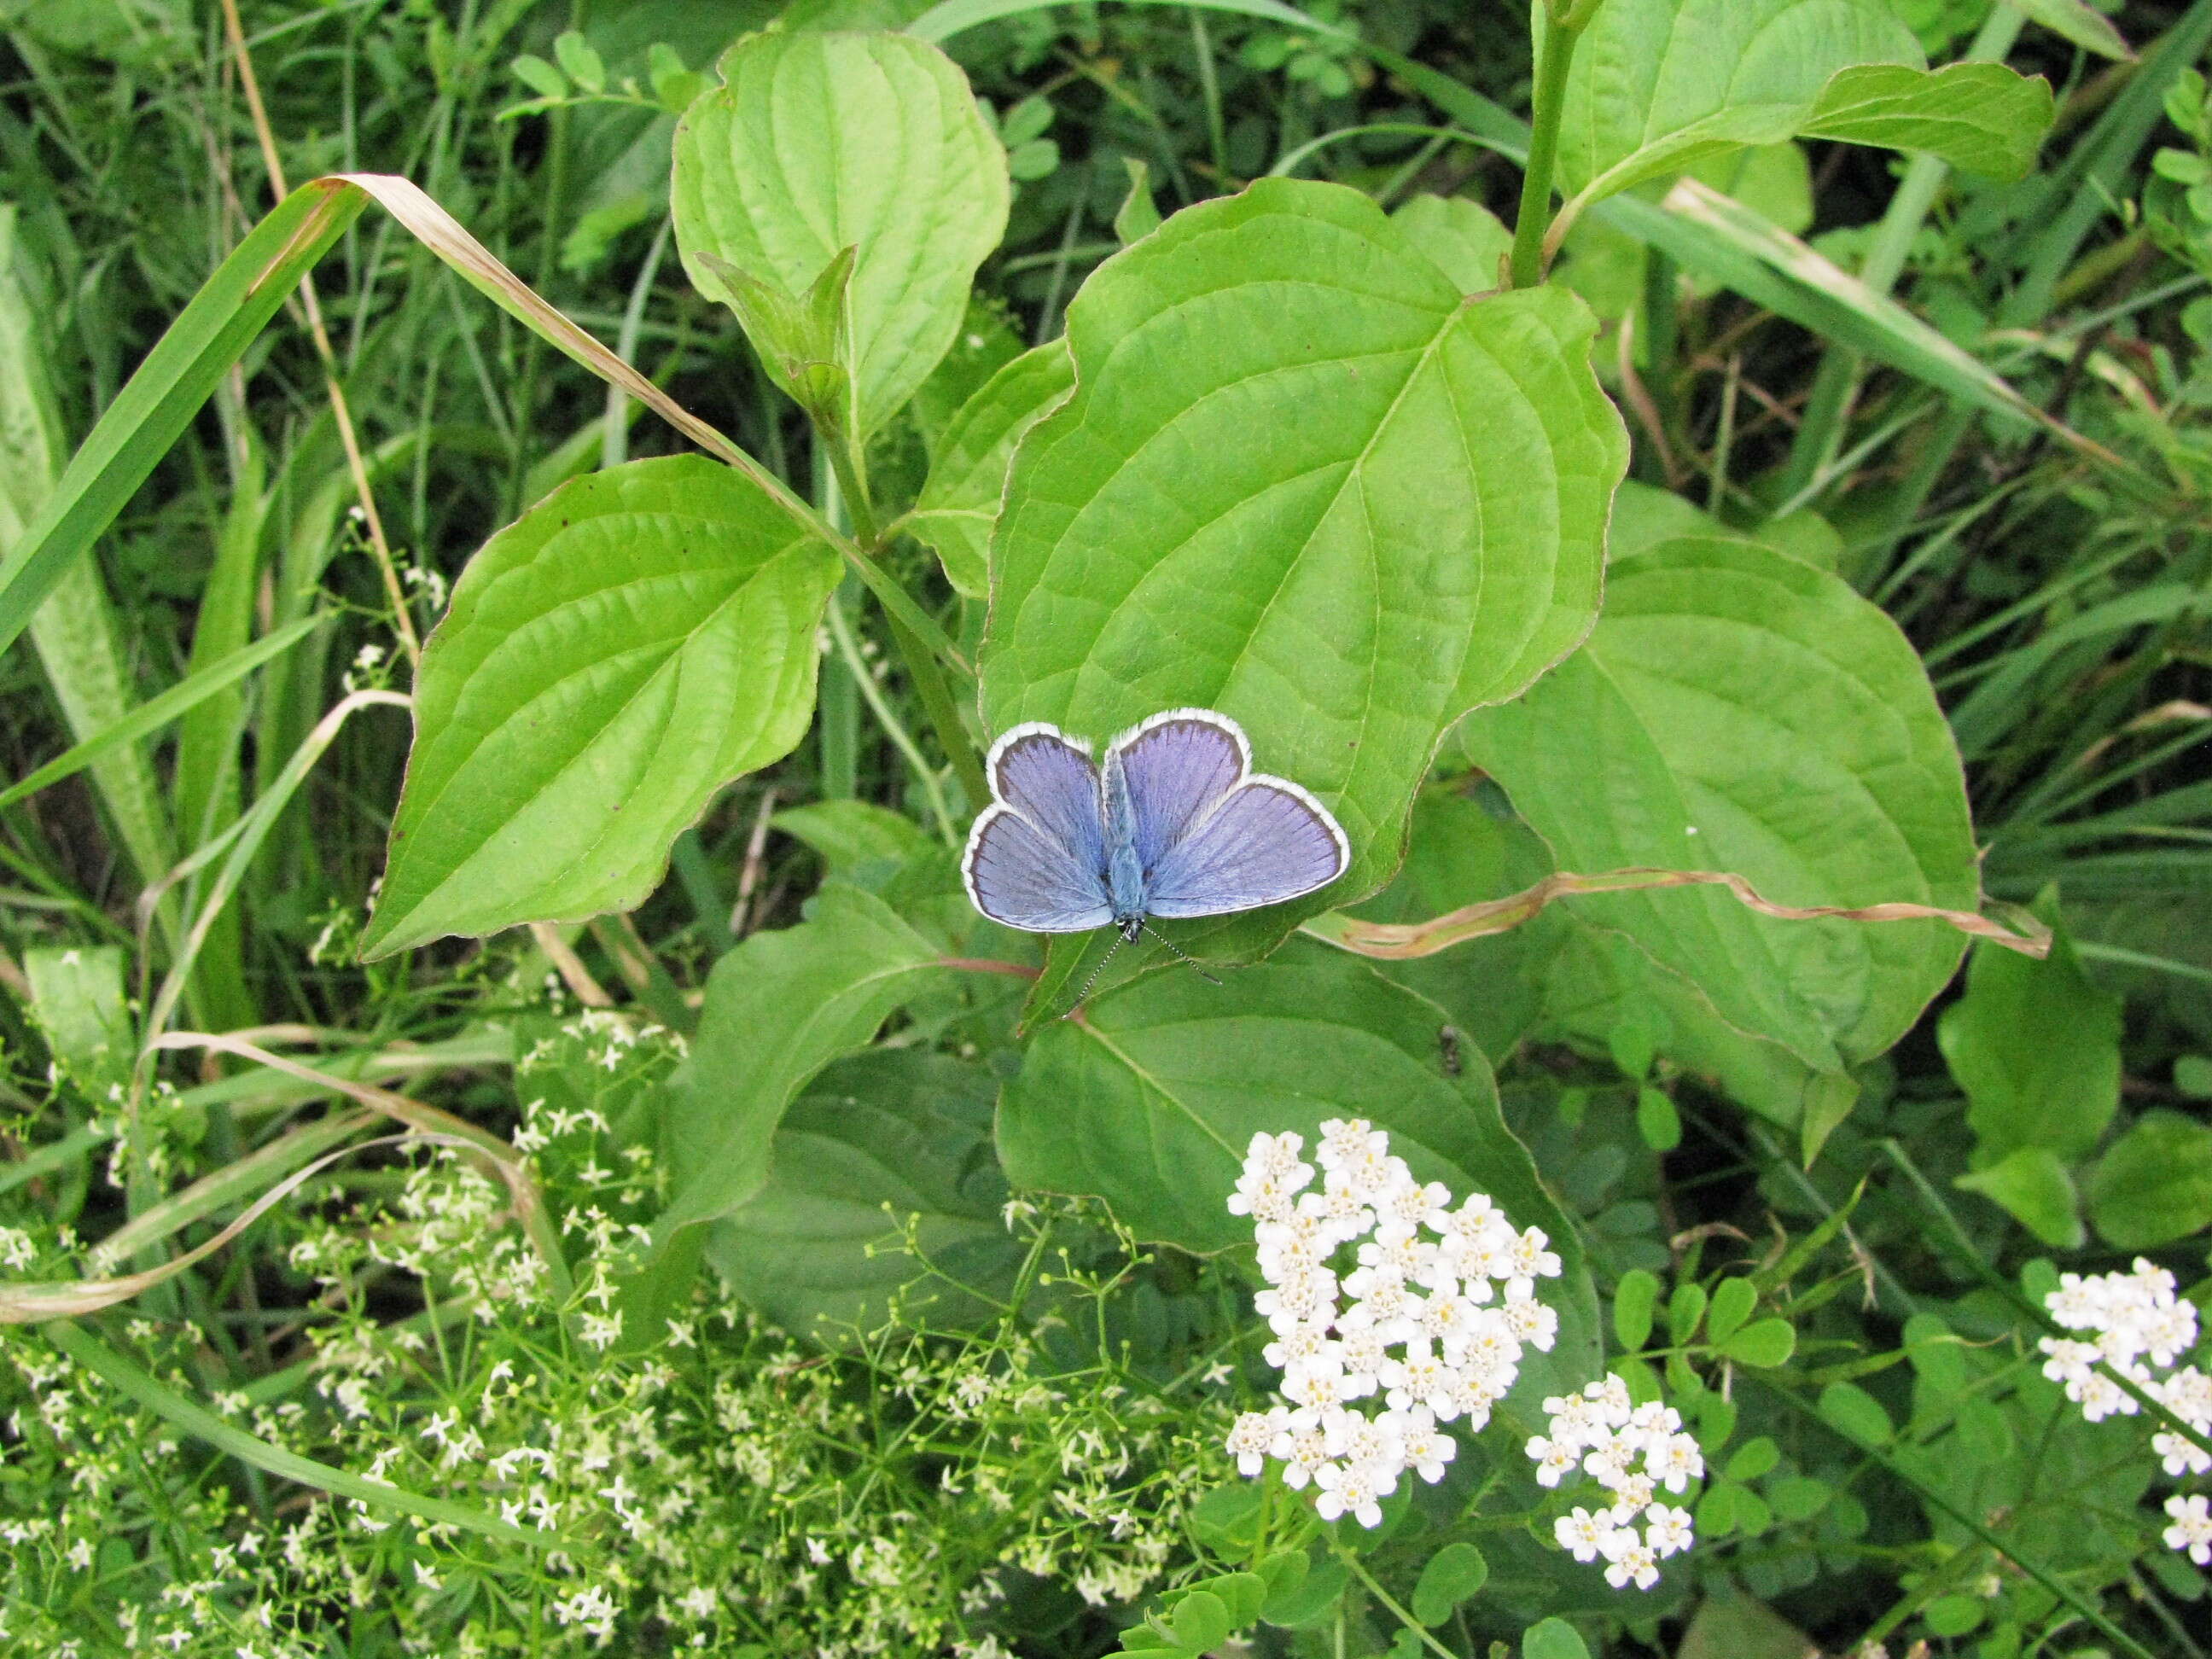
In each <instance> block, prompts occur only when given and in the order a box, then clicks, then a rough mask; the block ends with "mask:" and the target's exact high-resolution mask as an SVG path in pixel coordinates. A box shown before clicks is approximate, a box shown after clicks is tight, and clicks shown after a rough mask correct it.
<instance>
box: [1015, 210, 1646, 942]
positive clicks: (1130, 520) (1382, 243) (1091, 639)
mask: <svg viewBox="0 0 2212 1659" xmlns="http://www.w3.org/2000/svg"><path fill="white" fill-rule="evenodd" d="M1592 327H1593V325H1592V323H1591V319H1590V317H1589V313H1588V311H1587V310H1586V309H1585V308H1584V307H1583V305H1582V302H1581V301H1579V300H1577V299H1575V298H1574V297H1573V296H1572V295H1568V294H1566V293H1565V292H1563V291H1560V290H1558V289H1536V290H1528V291H1523V292H1519V293H1514V294H1506V295H1498V296H1495V297H1492V298H1488V299H1480V300H1467V299H1464V298H1463V297H1462V295H1461V293H1460V288H1459V284H1458V283H1455V282H1454V281H1453V280H1452V279H1451V278H1450V277H1449V276H1446V275H1445V273H1444V272H1443V271H1442V270H1439V269H1437V266H1436V264H1434V263H1433V262H1432V261H1431V260H1430V259H1429V258H1426V257H1425V256H1424V255H1423V254H1421V253H1420V252H1419V251H1417V250H1416V248H1415V247H1414V246H1413V245H1412V243H1411V242H1410V241H1409V240H1407V236H1406V234H1405V233H1404V232H1402V231H1401V230H1400V229H1399V228H1396V227H1395V226H1394V225H1392V223H1391V222H1389V219H1387V218H1386V217H1385V216H1383V212H1382V210H1380V209H1378V208H1377V207H1376V205H1375V204H1373V203H1372V202H1371V201H1370V200H1369V199H1368V198H1367V197H1364V196H1362V195H1360V194H1358V192H1357V191H1351V190H1346V189H1345V188H1343V187H1341V186H1339V185H1322V184H1311V183H1304V182H1299V181H1294V180H1290V179H1266V180H1262V181H1261V182H1260V183H1259V184H1256V185H1253V186H1252V187H1251V188H1250V189H1249V190H1247V191H1244V192H1243V194H1241V195H1238V196H1234V197H1226V198H1224V199H1221V200H1217V201H1212V202H1207V203H1204V204H1200V205H1199V206H1197V207H1194V208H1190V209H1188V210H1185V211H1183V212H1182V213H1179V214H1177V215H1176V216H1175V217H1173V218H1172V219H1170V220H1169V221H1168V222H1166V224H1164V226H1162V227H1161V228H1160V229H1158V231H1156V232H1154V233H1153V234H1152V235H1150V236H1148V237H1146V239H1145V240H1143V241H1141V242H1139V243H1137V244H1136V245H1135V246H1132V247H1130V248H1129V249H1127V251H1126V252H1122V253H1121V254H1119V255H1117V256H1116V257H1115V258H1113V259H1111V260H1109V262H1108V263H1107V264H1104V265H1103V266H1102V267H1100V269H1099V270H1098V271H1097V274H1096V275H1095V276H1093V277H1092V278H1091V281H1090V282H1089V283H1087V284H1086V285H1085V288H1084V290H1083V292H1082V294H1081V295H1079V296H1078V298H1077V299H1076V301H1075V302H1074V303H1073V305H1072V306H1071V307H1069V310H1068V335H1067V337H1068V343H1069V345H1070V347H1071V349H1073V354H1074V360H1075V377H1076V386H1075V391H1074V392H1073V395H1072V396H1071V397H1070V398H1068V400H1067V401H1066V403H1064V404H1060V407H1059V408H1058V409H1056V410H1054V411H1053V413H1051V414H1050V415H1048V416H1046V417H1045V418H1044V419H1043V420H1042V421H1040V422H1037V424H1036V426H1034V427H1032V428H1030V432H1029V435H1028V436H1027V437H1025V438H1024V440H1023V441H1022V444H1021V447H1020V448H1019V450H1018V452H1017V453H1016V455H1015V459H1014V467H1013V472H1012V477H1011V478H1010V479H1009V481H1008V483H1007V487H1006V506H1005V509H1004V511H1003V513H1001V515H1000V522H999V529H998V533H997V536H996V538H995V539H994V543H993V549H992V556H993V569H992V580H993V584H994V593H993V605H992V612H991V620H990V627H989V631H988V633H987V636H986V639H985V642H984V647H983V659H982V681H983V699H984V704H985V708H986V712H987V718H988V720H989V723H990V726H991V729H992V730H993V731H1000V730H1003V729H1004V728H1006V726H1011V725H1013V724H1014V723H1016V722H1018V721H1021V720H1050V721H1052V722H1054V723H1055V724H1056V725H1059V726H1062V727H1064V728H1065V729H1066V730H1068V731H1071V732H1079V733H1083V734H1085V735H1090V736H1098V737H1103V736H1105V735H1108V734H1109V733H1111V732H1115V731H1116V730H1118V729H1119V728H1121V727H1122V726H1127V725H1129V724H1131V723H1133V722H1134V721H1136V720H1141V719H1142V718H1144V717H1145V716H1146V715H1148V714H1154V713H1157V712H1158V710H1160V709H1162V708H1174V707H1176V706H1178V705H1184V704H1189V705H1196V706H1200V707H1206V708H1219V709H1222V710H1224V711H1225V712H1226V713H1228V714H1231V715H1233V716H1234V717H1235V718H1236V719H1237V720H1240V721H1241V722H1242V723H1243V726H1244V728H1245V730H1246V731H1247V732H1249V734H1250V735H1251V738H1252V741H1253V746H1254V750H1255V757H1256V760H1257V763H1258V764H1259V765H1260V766H1261V768H1263V769H1267V770H1268V771H1271V772H1276V773H1279V774H1283V775H1287V776H1289V777H1291V778H1293V779H1295V780H1297V781H1298V782H1300V783H1302V784H1304V786H1305V787H1308V788H1310V789H1311V790H1313V791H1314V792H1315V793H1316V794H1318V795H1319V796H1320V797H1321V798H1322V799H1323V800H1324V801H1326V802H1328V805H1330V807H1331V808H1332V809H1333V810H1334V811H1335V813H1336V815H1337V817H1339V819H1340V821H1341V822H1342V823H1343V825H1344V828H1345V829H1346V833H1347V834H1348V835H1349V836H1350V837H1351V842H1352V854H1353V856H1352V868H1351V871H1350V872H1349V874H1348V875H1347V877H1346V878H1345V880H1343V881H1342V882H1340V883H1339V884H1337V885H1335V886H1334V887H1333V888H1330V889H1328V890H1327V893H1326V895H1324V896H1316V897H1315V898H1313V899H1311V900H1307V901H1301V902H1299V903H1297V904H1291V905H1285V906H1279V907H1276V908H1274V909H1273V910H1271V911H1269V912H1267V913H1266V915H1265V916H1264V917H1262V918H1261V919H1259V920H1258V921H1256V923H1255V921H1246V922H1244V923H1243V924H1242V926H1241V927H1239V926H1237V925H1230V926H1226V927H1225V926H1224V925H1223V924H1220V923H1213V924H1199V925H1198V927H1197V928H1196V930H1195V932H1194V933H1186V935H1185V937H1186V942H1188V939H1191V938H1196V937H1203V938H1206V939H1209V940H1211V941H1212V948H1213V949H1214V950H1215V951H1217V952H1218V953H1219V954H1231V953H1236V952H1249V951H1252V950H1254V949H1257V948H1261V947H1263V946H1265V945H1268V944H1272V943H1273V942H1274V941H1275V940H1276V939H1279V938H1280V936H1281V934H1282V933H1283V932H1284V931H1285V929H1287V928H1288V927H1290V926H1291V925H1292V924H1293V923H1294V922H1295V921H1297V919H1298V917H1299V916H1301V915H1306V914H1310V913H1311V912H1312V911H1314V910H1316V909H1318V908H1325V907H1326V906H1327V905H1328V904H1330V903H1332V902H1334V903H1342V902H1346V901H1347V900H1348V899H1351V898H1352V897H1355V896H1358V895H1359V894H1361V893H1364V892H1368V891H1371V890H1374V889H1375V888H1376V887H1377V886H1378V885H1380V884H1381V883H1382V882H1383V880H1384V879H1385V878H1387V877H1388V876H1389V873H1390V872H1391V871H1392V869H1393V868H1395V866H1396V864H1397V862H1398V859H1399V854H1400V849H1401V843H1402V842H1403V839H1404V834H1405V823H1406V815H1407V808H1408V805H1409V804H1410V801H1411V799H1412V796H1413V790H1414V787H1416V786H1417V785H1418V784H1419V781H1420V779H1421V777H1422V775H1423V774H1424V773H1425V770H1426V769H1427V767H1428V763H1429V759H1430V757H1431V754H1432V752H1433V751H1434V750H1435V747H1436V744H1437V739H1438V738H1439V736H1440V735H1441V734H1442V732H1443V731H1444V730H1445V728H1446V727H1448V726H1449V725H1450V724H1451V723H1452V721H1453V720H1455V719H1457V718H1458V717H1459V715H1460V714H1462V713H1464V712H1465V711H1466V710H1467V709H1468V708H1472V707H1473V706H1474V705H1475V704H1477V703H1480V702H1486V701H1490V700H1492V699H1495V698H1499V697H1506V696H1511V695H1513V694H1514V693H1515V692H1516V691H1517V690H1520V689H1521V688H1522V686H1524V685H1526V684H1528V681H1529V680H1530V679H1531V678H1534V676H1535V675H1537V674H1539V673H1541V671H1543V670H1544V669H1545V668H1546V667H1547V666H1548V665H1551V664H1552V663H1553V662H1555V661H1557V660H1558V659H1559V657H1560V656H1562V655H1563V654H1564V653H1565V652H1567V651H1568V650H1570V649H1571V648H1572V647H1573V646H1574V645H1575V643H1576V641H1578V640H1579V639H1580V638H1581V637H1582V636H1583V634H1584V632H1585V631H1586V630H1587V629H1588V628H1589V623H1590V619H1591V617H1592V615H1593V613H1594V611H1595V607H1596V604H1597V596H1598V588H1599V583H1600V580H1601V566H1602V558H1603V545H1604V535H1605V520H1606V513H1607V504H1608V502H1609V501H1610V500H1611V498H1612V494H1613V486H1614V484H1615V483H1617V482H1618V481H1619V478H1620V473H1621V471H1622V469H1623V467H1624V465H1625V463H1626V440H1625V437H1624V435H1623V433H1622V429H1621V425H1620V417H1619V416H1618V415H1617V414H1615V412H1614V410H1613V405H1612V404H1610V403H1608V402H1607V399H1606V398H1605V395H1604V393H1603V392H1601V391H1600V389H1599V387H1598V386H1597V383H1596V381H1595V379H1594V378H1593V376H1592V375H1591V374H1590V370H1589V338H1590V334H1591V331H1592Z"/></svg>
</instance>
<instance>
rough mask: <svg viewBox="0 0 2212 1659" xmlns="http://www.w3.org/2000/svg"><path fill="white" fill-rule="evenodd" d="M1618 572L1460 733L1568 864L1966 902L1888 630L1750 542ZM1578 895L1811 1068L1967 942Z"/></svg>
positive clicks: (1897, 1028)
mask: <svg viewBox="0 0 2212 1659" xmlns="http://www.w3.org/2000/svg"><path fill="white" fill-rule="evenodd" d="M1601 15H1602V14H1601ZM1609 575H1610V580H1609V582H1608V590H1609V591H1608V592H1607V600H1606V610H1605V615H1604V617H1602V618H1601V620H1600V622H1599V623H1598V625H1597V628H1596V629H1595V631H1594V632H1593V633H1592V634H1591V635H1590V640H1589V644H1588V645H1587V646H1585V647H1583V650H1582V651H1580V652H1578V653H1577V654H1576V655H1574V656H1573V657H1571V658H1570V659H1568V660H1567V661H1566V662H1565V664H1563V665H1561V666H1560V667H1559V669H1558V670H1557V671H1555V672H1553V674H1551V675H1549V676H1548V677H1547V678H1545V679H1543V680H1541V681H1540V682H1539V683H1538V684H1536V685H1535V686H1534V687H1533V688H1532V689H1531V690H1529V691H1528V694H1527V695H1526V696H1522V698H1521V699H1520V700H1519V701H1517V702H1513V703H1510V704H1508V705H1506V706H1504V707H1503V708H1488V709H1482V710H1480V711H1478V712H1477V713H1476V714H1474V715H1472V716H1471V717H1470V718H1469V719H1468V722H1467V724H1466V725H1465V726H1464V727H1463V728H1462V730H1463V732H1465V741H1466V744H1467V749H1468V755H1469V757H1471V758H1472V759H1473V760H1474V762H1475V763H1476V764H1477V765H1479V766H1480V767H1482V768H1483V769H1485V770H1486V771H1487V772H1489V773H1490V774H1491V775H1492V776H1493V777H1494V778H1496V779H1497V780H1498V782H1499V783H1500V784H1501V785H1502V786H1503V787H1504V789H1505V790H1506V792H1507V793H1508V794H1510V796H1512V798H1513V803H1514V805H1515V806H1516V807H1517V808H1518V809H1519V810H1520V811H1521V813H1522V816H1523V817H1526V818H1527V819H1528V822H1529V823H1531V824H1532V825H1534V828H1535V829H1536V830H1537V831H1538V833H1539V834H1541V835H1542V836H1544V838H1545V839H1546V840H1547V842H1550V843H1551V845H1552V849H1553V853H1554V854H1555V855H1556V856H1557V859H1558V861H1559V866H1561V867H1563V868H1566V869H1571V870H1581V871H1595V870H1608V869H1618V868H1621V867H1624V866H1656V867H1659V868H1662V869H1677V870H1679V869H1688V868H1701V869H1707V870H1726V871H1733V872H1736V873H1737V874H1740V875H1741V876H1744V877H1745V878H1747V879H1748V880H1749V881H1750V882H1751V884H1753V887H1754V888H1756V889H1757V890H1759V892H1760V893H1761V894H1762V895H1764V896H1765V897H1766V898H1767V899H1768V900H1770V901H1771V902H1776V903H1780V904H1790V905H1800V906H1813V905H1841V906H1859V905H1869V904H1877V903H1883V902H1891V901H1897V900H1905V901H1909V902H1919V903H1924V904H1933V905H1940V906H1945V907H1948V908H1958V909H1970V908H1973V907H1974V905H1975V903H1976V901H1977V898H1978V878H1977V866H1976V862H1975V854H1974V846H1973V839H1972V832H1971V829H1970V826H1969V823H1968V820H1967V812H1966V785H1965V779H1964V777H1963V775H1962V774H1961V771H1960V765H1959V758H1958V754H1957V751H1956V750H1955V749H1954V747H1953V746H1952V743H1951V738H1950V732H1949V729H1948V727H1947V726H1945V724H1944V722H1943V715H1942V710H1941V709H1940V708H1937V706H1936V697H1935V693H1934V692H1933V690H1931V689H1930V688H1929V684H1928V678H1927V676H1926V674H1925V673H1924V672H1923V670H1922V668H1921V666H1920V660H1919V659H1918V657H1917V655H1915V654H1914V653H1913V650H1912V647H1911V645H1910V644H1908V643H1907V642H1906V641H1905V636H1904V635H1902V634H1900V633H1899V631H1898V629H1897V627H1896V624H1895V623H1892V622H1891V621H1890V620H1889V618H1888V617H1887V616H1885V615H1884V614H1883V613H1882V612H1881V611H1880V610H1879V609H1878V608H1877V607H1875V606H1874V605H1870V604H1869V603H1868V602H1867V601H1866V600H1864V599H1862V598H1860V597H1859V596H1858V595H1857V593H1856V592H1853V591H1852V590H1851V589H1850V586H1848V585H1847V584H1845V583H1844V582H1843V581H1842V580H1838V578H1836V577H1834V576H1831V575H1828V574H1826V573H1824V572H1821V571H1818V570H1814V569H1813V568H1810V567H1809V566H1807V565H1804V564H1801V563H1799V562H1797V561H1796V560H1794V559H1790V558H1788V557H1785V556H1783V555H1781V554H1778V553H1775V552H1772V551H1771V550H1767V549H1765V548H1763V547H1759V546H1757V545H1755V544H1751V543H1747V542H1739V541H1732V540H1726V539H1723V538H1683V539H1680V540H1676V541H1671V542H1666V543H1662V544H1660V545H1659V546H1657V547H1655V548H1653V549H1652V550H1650V551H1648V552H1645V553H1641V554H1638V555H1637V556H1635V557H1633V558H1630V559H1624V560H1621V561H1620V562H1616V563H1615V564H1614V565H1613V567H1612V568H1611V571H1610V573H1609ZM1560 732H1574V733H1576V734H1577V740H1576V741H1575V742H1573V743H1571V744H1570V743H1561V742H1560V741H1559V738H1558V734H1559V733H1560ZM1571 903H1572V905H1573V907H1574V913H1575V915H1577V917H1578V918H1579V919H1581V920H1583V921H1587V922H1589V923H1590V924H1591V925H1593V926H1596V927H1609V928H1614V929H1617V930H1619V931H1620V932H1621V933H1626V934H1627V935H1628V937H1629V938H1630V939H1633V940H1634V941H1635V943H1636V944H1637V945H1640V946H1641V947H1642V948H1643V950H1644V951H1645V952H1647V953H1648V954H1649V955H1650V957H1652V958H1653V959H1654V960H1656V962H1657V963H1660V964H1661V965H1662V966H1663V967H1665V968H1668V969H1673V970H1674V972H1675V973H1677V974H1679V975H1681V977H1682V978H1684V979H1685V980H1686V981H1689V982H1690V983H1691V984H1692V985H1694V986H1695V987H1698V989H1699V991H1701V992H1702V993H1703V994H1704V996H1705V999H1706V1000H1708V1001H1710V1002H1711V1005H1712V1006H1713V1008H1714V1009H1715V1010H1716V1011H1717V1012H1718V1013H1719V1014H1720V1015H1721V1017H1722V1018H1723V1019H1725V1020H1727V1021H1728V1022H1729V1024H1732V1025H1734V1026H1735V1027H1737V1028H1738V1029H1739V1030H1744V1031H1748V1032H1751V1033H1753V1034H1755V1035H1759V1036H1765V1037H1768V1038H1770V1039H1771V1040H1772V1041H1774V1042H1779V1043H1781V1044H1783V1045H1784V1047H1785V1048H1788V1049H1790V1052H1791V1053H1793V1054H1796V1055H1797V1056H1798V1057H1799V1058H1800V1059H1801V1060H1802V1061H1803V1062H1804V1063H1805V1064H1807V1065H1808V1066H1811V1067H1813V1068H1814V1070H1816V1071H1830V1072H1832V1071H1838V1070H1840V1069H1842V1065H1843V1063H1844V1061H1846V1060H1863V1059H1867V1058H1870V1057H1871V1056H1873V1055H1875V1054H1880V1053H1881V1052H1882V1051H1883V1050H1884V1049H1886V1048H1888V1047H1889V1045H1890V1044H1891V1043H1893V1042H1895V1041H1896V1040H1897V1039H1898V1038H1899V1036H1902V1035H1903V1034H1904V1033H1905V1030H1907V1029H1908V1028H1909V1027H1910V1026H1911V1024H1912V1022H1913V1020H1914V1019H1915V1018H1917V1016H1918V1014H1919V1012H1920V1011H1921V1009H1922V1008H1923V1007H1924V1006H1926V1005H1927V1002H1928V1000H1929V999H1930V998H1931V997H1933V996H1934V995H1935V994H1936V992H1937V991H1938V990H1940V989H1942V987H1943V985H1944V984H1945V982H1946V981H1948V979H1949V978H1950V976H1951V973H1952V970H1953V969H1954V968H1955V967H1956V965H1957V963H1958V959H1959V955H1960V950H1961V948H1962V941H1961V939H1960V937H1959V935H1958V934H1956V933H1954V932H1953V931H1952V930H1951V929H1949V928H1948V927H1944V926H1943V925H1942V923H1940V922H1935V921H1904V922H1884V923H1881V924H1879V925H1875V924H1867V923H1857V922H1852V921H1840V920H1837V921H1781V920H1778V919H1774V918H1770V917H1765V916H1761V915H1756V914H1754V913H1753V912H1752V911H1751V910H1749V909H1748V908H1746V907H1745V906H1743V905H1741V904H1739V903H1738V902H1736V901H1735V899H1734V898H1733V897H1729V896H1724V895H1723V893H1721V892H1720V891H1718V890H1711V889H1697V890H1673V891H1652V890H1645V891H1643V892H1638V893H1620V894H1608V895H1602V896H1601V895H1590V896H1580V897H1577V898H1576V899H1574V900H1572V901H1571Z"/></svg>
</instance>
